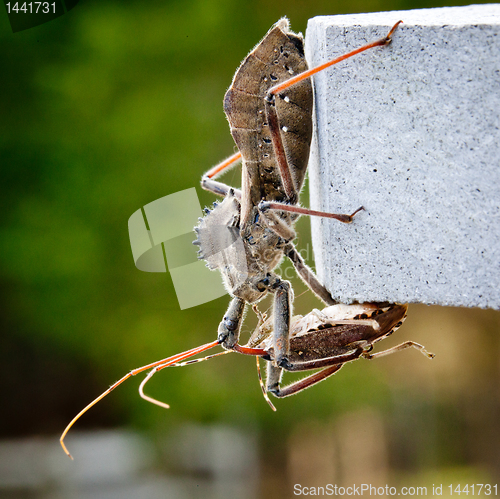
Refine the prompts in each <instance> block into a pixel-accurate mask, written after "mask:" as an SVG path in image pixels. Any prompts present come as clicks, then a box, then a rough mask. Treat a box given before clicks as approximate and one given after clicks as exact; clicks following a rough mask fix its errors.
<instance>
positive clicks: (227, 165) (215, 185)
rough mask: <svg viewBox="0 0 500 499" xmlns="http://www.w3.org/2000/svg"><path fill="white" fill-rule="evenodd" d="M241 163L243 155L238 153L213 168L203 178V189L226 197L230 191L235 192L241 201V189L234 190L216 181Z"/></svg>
mask: <svg viewBox="0 0 500 499" xmlns="http://www.w3.org/2000/svg"><path fill="white" fill-rule="evenodd" d="M240 161H241V153H240V152H239V151H238V152H237V153H234V154H233V155H232V156H229V158H226V159H225V160H224V161H221V162H220V163H219V164H217V165H215V166H214V167H212V168H211V169H210V170H208V172H206V173H205V174H204V175H203V177H202V178H201V187H202V188H203V189H205V190H206V191H209V192H213V193H214V194H217V195H218V196H226V195H227V193H228V192H229V190H230V189H233V190H234V194H235V196H236V197H237V198H238V199H241V191H240V190H239V189H234V188H232V187H230V186H229V185H226V184H224V183H222V182H218V181H217V180H214V179H215V178H217V177H218V176H219V175H221V174H222V173H224V172H227V171H228V170H230V169H231V168H233V167H234V166H236V165H237V164H238V163H239V162H240Z"/></svg>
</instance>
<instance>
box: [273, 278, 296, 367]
mask: <svg viewBox="0 0 500 499" xmlns="http://www.w3.org/2000/svg"><path fill="white" fill-rule="evenodd" d="M292 300H293V291H292V288H291V286H290V283H289V282H288V281H282V280H280V281H279V282H278V284H277V286H276V289H275V295H274V307H273V320H274V332H273V349H274V364H275V365H276V366H279V367H285V368H286V367H287V366H288V349H289V344H290V343H289V334H290V318H291V315H292Z"/></svg>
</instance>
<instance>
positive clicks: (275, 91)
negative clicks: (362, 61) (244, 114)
mask: <svg viewBox="0 0 500 499" xmlns="http://www.w3.org/2000/svg"><path fill="white" fill-rule="evenodd" d="M401 22H402V21H398V22H397V23H396V24H395V25H394V26H393V27H392V29H391V30H390V31H389V33H388V34H387V36H385V37H384V38H381V39H380V40H377V41H375V42H372V43H368V44H367V45H363V46H362V47H360V48H358V49H356V50H353V51H351V52H349V53H347V54H344V55H342V56H340V57H337V58H335V59H332V60H330V61H328V62H326V63H324V64H321V65H320V66H317V67H315V68H312V69H309V70H307V71H304V72H302V73H300V74H298V75H296V76H294V77H293V78H290V79H288V80H286V81H284V82H282V83H279V84H277V85H275V86H273V87H271V88H270V89H269V90H268V92H267V95H266V97H265V98H264V102H265V109H266V115H267V122H268V125H269V131H270V132H271V139H272V142H273V149H274V154H275V157H276V162H277V165H278V169H279V172H280V175H281V181H282V184H283V189H284V191H285V194H286V195H287V198H288V202H289V203H290V204H295V203H296V202H297V198H298V192H297V187H296V186H295V185H294V182H293V179H292V175H291V172H290V167H289V165H288V161H287V159H286V153H285V149H284V146H283V140H282V137H281V131H280V126H279V119H278V114H277V112H276V95H279V94H280V93H281V92H283V91H284V90H286V89H287V88H289V87H291V86H292V85H295V84H297V83H299V82H301V81H303V80H305V79H306V78H310V77H311V76H312V75H314V74H316V73H318V72H320V71H322V70H324V69H326V68H328V67H330V66H333V65H334V64H337V63H338V62H341V61H343V60H345V59H348V58H349V57H352V56H354V55H356V54H359V53H360V52H364V51H365V50H368V49H371V48H374V47H379V46H383V45H387V44H389V43H390V42H391V39H392V35H393V33H394V31H395V30H396V28H397V27H398V26H399V24H400V23H401Z"/></svg>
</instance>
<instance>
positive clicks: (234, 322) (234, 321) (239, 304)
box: [217, 298, 245, 350]
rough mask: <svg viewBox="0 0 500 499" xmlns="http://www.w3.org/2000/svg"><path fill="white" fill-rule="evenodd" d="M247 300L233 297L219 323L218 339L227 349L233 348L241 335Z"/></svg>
mask: <svg viewBox="0 0 500 499" xmlns="http://www.w3.org/2000/svg"><path fill="white" fill-rule="evenodd" d="M244 312H245V302H244V300H242V299H241V298H233V299H232V300H231V303H229V307H228V309H227V311H226V313H225V315H224V318H223V319H222V321H221V323H220V324H219V329H218V331H217V332H218V334H217V339H218V341H219V342H220V343H221V345H222V346H223V347H224V348H226V349H227V350H232V349H233V348H234V346H235V345H236V344H237V343H238V339H239V337H240V329H241V323H242V322H243V321H242V319H243V313H244Z"/></svg>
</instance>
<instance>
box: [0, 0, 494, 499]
mask: <svg viewBox="0 0 500 499" xmlns="http://www.w3.org/2000/svg"><path fill="white" fill-rule="evenodd" d="M458 3H460V2H458ZM464 4H465V2H464ZM444 5H452V4H451V3H447V2H441V3H436V2H429V1H427V2H426V1H413V2H411V1H403V0H389V1H388V2H387V1H384V2H382V1H380V0H354V1H352V0H350V1H347V0H341V1H337V2H331V1H324V0H309V1H308V2H304V1H298V0H289V1H286V2H285V1H282V0H274V1H262V0H257V1H256V0H253V1H248V0H199V1H189V0H183V1H177V0H174V1H172V0H163V1H149V2H143V1H139V0H137V1H133V0H130V1H104V0H101V1H99V2H98V1H82V2H80V3H79V5H78V6H77V7H76V8H75V9H73V10H72V11H71V12H69V13H68V14H66V15H64V16H62V17H60V18H58V19H56V20H54V21H52V22H49V23H47V24H44V25H41V26H39V27H36V28H33V29H29V30H26V31H22V32H19V33H16V34H13V33H12V32H11V30H10V26H9V24H8V19H7V16H6V15H0V44H1V45H0V47H1V50H0V67H1V68H2V70H1V76H0V89H1V92H0V126H1V133H0V171H1V180H0V189H1V194H0V203H1V208H2V210H1V213H2V216H1V220H0V292H1V294H2V296H1V303H2V311H1V314H0V324H1V343H0V344H1V348H0V376H1V391H2V407H3V409H2V411H0V437H1V438H3V439H13V438H24V437H27V436H40V435H46V436H47V435H48V436H50V437H51V438H52V437H54V438H56V435H57V434H58V433H59V432H60V431H62V429H63V428H64V426H65V425H66V424H67V422H68V421H69V420H70V419H71V418H72V417H73V416H74V415H75V414H76V413H77V412H78V411H79V410H80V409H81V408H82V407H83V406H84V405H85V404H86V403H88V402H89V401H90V400H92V399H93V398H94V397H95V396H97V395H98V394H99V393H101V392H102V391H103V390H104V389H105V388H107V387H108V386H109V385H110V384H111V383H112V382H113V381H115V380H116V379H118V378H120V377H121V376H122V375H124V374H125V373H126V372H127V371H129V370H130V369H132V368H134V367H138V366H140V365H143V364H146V363H149V362H152V361H154V360H157V359H159V358H162V357H166V356H169V355H171V354H174V353H177V352H180V351H183V350H186V349H188V348H191V347H194V346H197V345H199V344H202V343H205V342H208V341H211V340H213V339H215V338H216V331H217V325H218V323H219V321H220V319H221V318H222V315H223V313H224V311H225V309H226V307H227V303H228V300H229V298H228V297H227V296H226V297H223V298H220V299H218V300H215V301H213V302H211V303H208V304H205V305H202V306H199V307H196V308H192V309H189V310H185V311H180V310H179V306H178V303H177V300H176V296H175V292H174V289H173V285H172V282H171V279H170V276H169V274H168V273H167V274H151V273H144V272H140V271H139V270H137V269H136V268H135V266H134V263H133V260H132V255H131V250H130V243H129V239H128V231H127V220H128V218H129V217H130V215H131V214H132V213H133V212H134V211H136V210H137V209H138V208H140V207H141V206H143V205H145V204H147V203H149V202H151V201H153V200H155V199H158V198H160V197H162V196H165V195H167V194H171V193H174V192H176V191H179V190H182V189H187V188H189V187H193V186H196V187H197V190H198V193H199V196H200V200H201V202H202V205H209V203H211V202H212V201H213V200H214V197H213V196H212V195H210V194H208V193H205V192H203V191H201V189H199V188H198V185H199V179H200V177H201V175H202V173H203V172H204V171H205V170H207V169H208V168H209V167H210V166H212V165H213V164H215V163H217V162H218V161H219V160H220V159H222V158H224V157H226V156H227V155H228V154H230V153H232V152H233V150H234V143H233V140H232V138H231V136H230V134H229V129H228V125H227V122H226V119H225V116H224V113H223V110H222V97H223V95H224V93H225V90H226V89H227V87H228V86H229V84H230V82H231V79H232V76H233V73H234V71H235V69H236V68H237V66H238V65H239V63H240V61H241V60H242V59H243V58H244V56H245V55H246V54H247V52H248V51H249V50H250V49H251V48H252V47H253V46H254V45H255V44H256V43H257V42H258V41H259V40H260V39H261V37H262V36H263V35H264V34H265V33H266V31H267V30H268V29H269V27H270V26H271V25H272V24H273V23H274V22H276V20H277V19H279V18H280V17H281V16H283V15H286V16H288V17H289V19H290V21H291V25H292V28H293V29H294V30H295V31H302V32H305V29H306V24H307V20H308V18H310V17H314V16H318V15H327V14H336V13H350V12H363V11H377V10H397V9H412V8H424V7H435V6H444ZM453 5H457V3H456V2H455V3H453ZM457 50H460V47H457ZM226 181H227V182H228V183H230V184H232V185H239V178H238V171H235V172H232V173H231V174H230V175H228V177H226ZM303 200H304V202H305V203H306V204H307V195H306V194H304V196H303ZM298 230H299V233H300V237H299V242H298V244H299V246H300V247H306V246H307V245H308V244H309V239H308V237H309V222H308V221H307V220H301V221H300V222H299V226H298ZM310 263H311V264H313V263H314V262H312V261H311V262H310ZM196 285H197V283H193V286H196ZM294 286H295V289H296V295H297V296H299V295H301V296H299V297H298V299H297V301H296V310H297V312H298V313H306V312H308V311H309V310H310V309H311V308H313V307H318V306H319V303H318V302H316V301H315V299H314V298H313V297H312V296H311V293H310V292H306V290H305V289H304V287H303V285H302V284H301V283H300V282H297V281H294ZM262 309H265V306H264V305H263V307H262ZM251 315H252V314H249V319H252V318H251V317H250V316H251ZM254 324H255V321H252V320H250V321H249V322H248V324H247V325H246V326H245V328H244V331H245V332H246V333H248V332H249V331H250V330H251V328H252V325H254ZM499 325H500V314H499V313H498V312H496V311H482V310H456V309H445V308H437V307H424V306H412V307H410V314H409V319H408V321H407V323H406V324H405V326H404V327H403V328H402V329H401V331H400V332H398V334H397V335H396V337H394V338H391V340H390V342H388V345H387V346H391V345H393V344H396V343H399V342H401V341H403V340H408V339H412V340H415V341H418V342H420V343H423V344H424V345H425V346H426V347H427V348H428V349H429V350H430V351H433V352H435V353H436V354H437V356H436V359H435V360H434V361H432V362H429V361H427V360H425V358H424V357H421V356H420V355H418V354H417V353H415V352H412V351H407V352H404V353H401V354H398V355H395V356H391V357H388V358H384V359H381V360H379V361H376V362H373V363H368V362H365V361H360V362H358V363H354V364H352V365H348V366H346V367H344V369H342V370H341V371H340V373H339V374H338V375H336V376H335V378H334V379H330V380H328V381H326V382H324V383H321V384H320V385H318V386H316V387H314V388H312V389H311V390H307V391H305V392H304V393H302V394H299V395H297V396H296V397H292V398H290V399H285V400H281V401H276V403H275V405H276V406H277V408H278V411H277V412H276V413H273V412H272V411H271V410H270V409H269V407H268V406H267V404H266V403H265V402H264V400H263V398H262V395H261V393H260V388H259V384H258V381H257V375H256V373H255V362H254V360H253V359H252V358H243V357H240V356H237V355H228V356H225V357H222V358H218V359H214V360H212V361H210V362H206V363H202V364H198V365H195V366H190V367H186V368H183V369H168V370H165V371H163V372H162V373H161V374H158V375H157V377H156V378H155V379H154V380H153V381H152V382H151V383H150V384H149V385H148V387H149V393H150V394H151V395H153V396H156V397H158V398H160V399H162V400H165V401H168V402H169V403H170V404H171V409H170V411H168V412H165V411H164V410H162V409H160V408H158V407H155V406H152V405H151V404H148V403H146V402H144V401H142V400H141V399H140V398H139V396H138V394H137V386H138V382H139V380H136V379H132V380H131V381H128V382H127V383H126V384H125V385H123V386H122V387H120V388H119V389H118V390H116V391H115V392H113V394H112V395H110V396H109V397H108V398H107V399H105V400H104V401H102V402H101V403H100V404H99V405H98V406H96V407H95V408H94V409H92V410H91V411H90V412H89V413H88V414H86V415H85V416H84V417H83V418H82V419H81V420H80V421H79V422H78V423H77V426H76V427H75V430H84V429H95V428H115V427H129V428H133V429H135V430H137V431H139V432H142V434H146V435H149V436H150V438H152V440H153V441H155V442H158V441H160V440H161V439H162V438H164V437H165V438H166V436H168V435H169V434H170V433H171V432H172V429H173V428H177V427H179V425H182V424H183V423H185V422H190V423H193V424H199V425H221V426H225V425H227V426H228V427H230V428H235V429H237V430H238V429H243V430H244V431H246V432H248V433H250V434H251V435H254V436H255V439H256V442H257V449H258V459H259V465H258V468H259V470H260V471H259V479H258V486H257V488H258V495H259V496H260V497H268V496H269V497H271V496H276V495H278V496H288V495H290V496H291V495H293V493H292V487H293V484H294V483H297V481H299V482H300V483H302V484H303V485H324V484H325V483H341V482H349V480H350V481H356V480H360V481H365V482H366V481H367V480H369V478H367V477H369V476H371V475H370V473H372V474H373V476H374V477H376V478H377V477H378V478H377V479H383V481H382V483H390V484H392V485H397V484H406V483H407V482H411V483H412V484H413V485H424V484H425V485H428V484H432V483H439V482H443V483H451V482H453V483H457V481H458V480H462V482H463V483H465V482H469V483H472V482H474V481H476V482H477V481H478V480H479V481H482V482H483V483H485V482H488V481H489V482H490V483H492V482H494V481H495V480H498V479H499V478H500V450H499V449H500V390H499V384H500V360H499V359H500V356H499V353H500V348H499V334H498V329H499ZM384 346H385V345H384ZM67 443H68V446H71V433H70V435H69V437H68V441H67ZM353 449H354V450H353ZM356 449H357V451H356ZM356 452H359V454H356ZM353 453H354V454H353ZM61 456H62V458H65V456H64V455H63V454H62V453H61ZM339 463H340V464H339ZM342 463H343V464H342ZM346 463H347V464H346ZM349 463H351V464H349ZM163 466H168V464H165V463H164V464H163ZM377 466H378V468H377ZM370 470H371V471H370ZM374 470H375V471H374ZM377 470H378V471H377ZM335 481H336V482H335ZM444 495H446V494H444ZM16 497H17V496H16Z"/></svg>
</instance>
